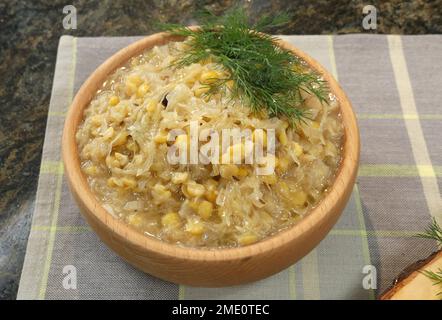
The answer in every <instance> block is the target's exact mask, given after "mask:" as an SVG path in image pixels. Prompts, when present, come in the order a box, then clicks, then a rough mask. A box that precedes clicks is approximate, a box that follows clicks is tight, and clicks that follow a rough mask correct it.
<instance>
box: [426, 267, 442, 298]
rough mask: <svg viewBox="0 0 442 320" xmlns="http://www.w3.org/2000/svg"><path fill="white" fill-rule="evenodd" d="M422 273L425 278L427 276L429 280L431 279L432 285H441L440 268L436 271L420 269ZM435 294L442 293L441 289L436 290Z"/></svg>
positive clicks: (441, 274)
mask: <svg viewBox="0 0 442 320" xmlns="http://www.w3.org/2000/svg"><path fill="white" fill-rule="evenodd" d="M421 273H422V274H423V275H425V276H426V277H427V278H429V279H430V280H431V281H433V285H434V286H438V285H442V269H441V268H439V269H438V270H437V271H436V272H433V271H429V270H423V271H421ZM437 295H438V296H439V295H442V291H441V292H438V293H437Z"/></svg>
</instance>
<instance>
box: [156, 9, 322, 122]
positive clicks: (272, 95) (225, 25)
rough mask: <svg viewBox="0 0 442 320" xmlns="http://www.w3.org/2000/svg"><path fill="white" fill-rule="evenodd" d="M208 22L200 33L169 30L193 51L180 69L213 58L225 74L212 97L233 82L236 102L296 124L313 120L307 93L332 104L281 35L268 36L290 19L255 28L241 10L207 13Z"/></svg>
mask: <svg viewBox="0 0 442 320" xmlns="http://www.w3.org/2000/svg"><path fill="white" fill-rule="evenodd" d="M202 20H203V21H202V23H201V25H200V28H199V29H198V30H192V29H191V28H189V27H186V26H182V25H176V24H166V25H163V27H165V29H166V30H167V31H168V32H170V33H171V34H173V35H177V36H182V37H186V38H187V42H186V43H187V45H188V48H187V49H186V50H185V51H183V52H182V55H181V56H180V57H179V58H178V59H177V61H176V62H175V63H174V66H176V67H184V66H187V65H190V64H192V63H198V62H201V61H207V60H209V59H211V60H212V61H213V62H215V63H217V64H219V65H220V66H221V68H222V69H223V71H225V72H224V74H226V76H225V77H224V78H222V79H214V81H211V83H210V84H208V85H207V86H208V87H209V90H208V93H207V94H209V95H210V94H213V93H215V92H218V91H219V90H220V89H221V88H225V85H226V83H227V82H228V81H230V80H233V81H231V82H230V83H233V84H232V85H231V87H230V88H229V89H230V91H231V95H232V97H233V98H235V97H238V98H240V100H241V101H242V102H243V103H245V104H247V105H249V106H250V107H251V109H252V110H253V111H255V112H258V113H259V112H261V111H263V110H266V111H267V112H268V114H269V116H278V117H282V116H284V117H286V118H287V119H288V120H290V122H293V121H294V120H300V121H305V119H306V118H308V110H307V109H306V108H305V107H304V106H303V99H302V96H301V92H302V91H305V92H308V93H310V94H313V95H315V96H316V97H317V98H318V99H319V100H320V101H321V102H325V103H327V99H326V84H325V82H324V81H323V80H321V79H320V78H319V77H318V76H317V75H315V74H313V73H312V72H307V71H306V67H305V66H304V65H303V62H302V61H301V60H300V59H299V58H298V57H296V56H295V55H293V54H292V53H291V52H290V51H289V50H285V49H283V48H281V47H279V46H278V45H277V44H276V41H277V38H276V37H274V36H271V35H268V34H265V33H262V32H263V31H264V30H266V29H268V28H271V27H275V26H280V25H282V24H284V23H286V22H287V21H288V16H287V15H284V14H280V15H277V16H275V17H270V16H264V17H261V18H260V19H258V21H257V22H256V23H254V24H250V23H249V19H248V18H247V15H246V13H245V11H244V10H243V9H241V8H235V9H233V10H230V11H228V12H227V13H226V14H225V15H223V16H221V17H217V16H215V15H213V14H211V13H210V12H206V14H205V15H203V19H202Z"/></svg>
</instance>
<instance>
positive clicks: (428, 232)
mask: <svg viewBox="0 0 442 320" xmlns="http://www.w3.org/2000/svg"><path fill="white" fill-rule="evenodd" d="M417 237H419V238H425V239H433V240H436V241H437V243H438V245H442V228H441V226H439V224H438V223H437V221H436V219H434V218H433V221H432V223H431V224H430V226H429V227H428V228H427V229H425V232H424V233H419V234H418V235H417Z"/></svg>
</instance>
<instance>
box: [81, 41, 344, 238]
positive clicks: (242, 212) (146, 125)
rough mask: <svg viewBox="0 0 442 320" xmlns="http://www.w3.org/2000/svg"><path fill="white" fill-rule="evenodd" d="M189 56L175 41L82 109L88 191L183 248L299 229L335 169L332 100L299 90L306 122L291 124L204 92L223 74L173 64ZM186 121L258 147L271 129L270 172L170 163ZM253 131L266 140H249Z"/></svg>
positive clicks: (134, 63)
mask: <svg viewBox="0 0 442 320" xmlns="http://www.w3.org/2000/svg"><path fill="white" fill-rule="evenodd" d="M185 49H186V47H185V43H183V42H172V43H169V44H167V45H163V46H156V47H154V48H153V49H151V50H148V51H146V52H144V53H143V54H141V55H139V56H137V57H134V58H132V59H131V60H130V62H128V64H127V65H125V66H124V67H122V68H120V69H118V70H117V71H116V72H115V73H114V74H112V75H111V76H109V78H108V80H107V81H106V82H105V83H104V84H103V87H102V89H101V90H99V91H98V92H97V94H96V95H95V97H94V98H93V99H92V101H91V103H90V105H89V106H88V107H87V108H86V109H85V112H84V120H83V122H82V124H81V125H80V126H79V128H78V132H77V143H78V147H79V152H80V159H81V168H82V170H83V172H84V174H85V175H86V176H87V180H88V183H89V185H90V188H91V189H92V190H93V192H94V194H95V195H96V197H97V198H98V199H99V201H100V202H101V203H102V204H103V207H104V208H105V209H106V210H107V211H108V212H109V214H111V215H113V216H115V217H117V218H119V219H121V220H124V221H125V222H126V223H128V224H129V225H131V226H133V227H134V228H136V229H137V230H139V231H140V232H142V233H144V234H145V235H146V236H152V237H156V238H158V239H161V240H163V241H166V242H169V243H174V244H179V245H184V246H193V247H232V246H241V245H248V244H251V243H254V242H256V241H259V240H260V239H263V238H265V237H267V236H269V235H271V234H274V233H275V232H278V231H279V230H282V229H284V228H287V227H288V226H291V225H292V224H294V223H296V221H298V220H299V219H301V218H302V217H303V216H305V215H306V214H308V212H309V211H310V210H311V209H312V208H313V207H314V206H315V205H316V204H317V203H318V201H320V199H321V198H322V197H323V196H324V194H325V193H326V192H327V188H328V187H329V186H330V185H331V183H332V182H333V178H334V175H335V173H336V170H337V168H338V166H339V163H340V157H341V144H342V137H343V127H342V122H341V119H340V111H339V103H338V101H337V100H336V98H335V97H334V96H333V95H332V94H331V93H330V94H329V96H328V99H329V101H328V103H321V102H320V101H319V100H318V99H317V98H316V97H314V96H310V95H309V94H307V93H303V98H304V104H305V107H306V108H308V109H309V110H310V119H311V120H308V121H306V122H305V123H298V124H297V125H295V126H291V125H289V123H288V122H287V121H286V120H285V119H279V118H276V117H272V118H270V117H269V116H268V115H266V114H264V113H260V114H256V113H253V112H252V110H251V109H250V108H249V107H248V106H246V105H243V104H242V103H241V101H239V100H238V99H236V98H232V96H230V94H229V89H228V87H229V83H227V85H226V90H223V91H222V92H218V93H215V94H211V95H207V94H206V93H207V90H208V89H207V85H205V84H207V82H209V81H211V79H213V78H216V77H220V76H222V70H221V69H220V67H219V66H218V65H217V64H216V63H213V62H211V61H205V62H202V63H198V64H192V65H190V66H187V67H183V68H180V69H175V68H173V67H171V64H172V63H173V61H174V60H175V59H176V58H177V55H178V54H180V52H181V51H182V50H185ZM305 67H306V68H307V69H308V67H307V65H305ZM309 72H311V70H310V71H309ZM230 85H231V84H230ZM192 121H193V122H195V121H196V122H197V123H198V126H199V129H211V130H212V131H214V132H219V133H220V135H221V131H222V130H223V129H226V128H238V129H241V130H243V129H249V130H250V131H251V132H252V143H253V144H258V143H260V144H261V145H262V146H263V148H264V149H265V148H266V147H267V146H266V139H265V138H266V135H265V133H266V132H270V130H274V132H275V135H276V145H275V150H274V159H273V160H274V163H275V170H274V172H273V173H271V174H267V175H258V174H256V169H257V167H258V166H260V164H257V163H251V164H245V163H241V164H231V163H212V162H210V163H208V164H202V163H197V164H182V163H179V164H172V163H170V161H168V157H167V154H168V150H169V148H170V147H171V146H172V145H175V144H179V143H187V142H188V139H187V138H186V136H185V135H179V136H177V137H176V138H174V140H172V141H171V140H170V133H171V131H172V130H175V129H181V130H183V132H185V133H188V132H189V128H190V124H191V122H192ZM258 129H263V134H262V135H256V136H255V135H254V133H255V131H256V132H257V131H258ZM272 132H273V131H272ZM186 147H188V144H186ZM229 150H230V149H229ZM226 151H228V150H227V149H224V150H221V153H223V152H226Z"/></svg>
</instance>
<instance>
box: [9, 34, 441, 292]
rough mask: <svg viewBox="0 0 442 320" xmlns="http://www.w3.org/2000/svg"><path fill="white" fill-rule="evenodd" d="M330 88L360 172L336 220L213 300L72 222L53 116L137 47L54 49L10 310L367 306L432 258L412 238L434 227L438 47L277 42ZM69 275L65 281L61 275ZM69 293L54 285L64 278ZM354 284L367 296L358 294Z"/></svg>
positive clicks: (402, 40) (369, 41) (432, 42)
mask: <svg viewBox="0 0 442 320" xmlns="http://www.w3.org/2000/svg"><path fill="white" fill-rule="evenodd" d="M282 38H284V39H285V40H287V41H289V42H291V43H293V44H294V45H295V46H297V47H299V48H301V49H302V50H304V51H305V52H307V53H309V54H310V55H312V56H313V57H314V58H316V59H317V60H318V61H319V62H320V63H321V64H322V65H323V66H325V67H326V68H327V69H328V70H330V71H331V72H332V73H333V75H334V76H335V78H337V79H338V81H339V82H340V84H341V85H342V87H343V88H344V90H345V91H346V92H347V94H348V96H349V98H350V100H351V101H352V103H353V106H354V108H355V111H356V113H357V116H358V122H359V126H360V132H361V143H362V149H361V166H360V171H359V176H358V179H357V184H356V186H355V188H354V191H353V194H352V197H351V200H350V201H349V203H348V205H347V207H346V209H345V211H344V213H343V215H342V217H341V219H340V220H339V222H338V223H337V224H336V226H335V227H334V228H333V230H332V231H331V232H330V233H329V235H328V236H327V237H326V238H325V239H324V240H323V241H322V242H321V243H320V245H319V246H318V247H317V248H316V249H315V250H313V251H312V252H311V253H310V254H308V255H307V256H306V257H305V258H303V259H302V260H301V261H299V262H298V263H296V264H295V265H293V266H291V267H289V268H288V269H286V270H284V271H282V272H280V273H278V274H276V275H274V276H272V277H269V278H267V279H264V280H261V281H258V282H255V283H250V284H247V285H242V286H235V287H227V288H221V289H219V288H218V289H208V288H195V287H187V286H180V285H176V284H172V283H168V282H165V281H162V280H159V279H156V278H155V277H152V276H150V275H148V274H144V273H142V272H140V271H138V270H136V269H135V268H133V267H132V266H130V265H128V264H127V263H126V262H124V261H123V260H122V259H121V258H120V257H118V256H117V255H116V254H115V253H114V252H112V251H111V250H110V249H108V248H107V247H106V246H105V245H104V244H103V243H101V242H100V240H99V239H98V237H97V236H96V235H95V233H94V232H92V231H91V229H90V228H89V226H88V225H87V224H86V223H85V221H84V220H83V219H82V217H81V216H80V213H79V211H78V208H77V206H76V204H75V202H74V201H73V199H72V197H71V195H70V193H69V190H68V187H67V184H66V180H65V177H64V174H63V165H62V163H61V158H60V147H61V146H60V140H61V134H62V129H63V122H64V116H65V113H66V111H67V108H68V106H69V104H70V102H71V100H72V97H73V95H74V93H75V92H76V91H77V90H78V89H79V87H80V86H81V84H82V83H83V82H84V80H86V78H87V77H88V75H89V74H90V73H91V72H92V71H93V70H94V69H95V68H96V67H97V66H98V65H99V64H101V63H102V62H103V61H104V60H105V59H106V58H108V57H109V56H110V55H112V54H113V53H114V52H116V51H117V50H118V49H120V48H122V47H124V46H126V45H128V44H130V43H132V42H133V41H136V40H137V39H139V38H137V37H119V38H74V37H71V36H63V37H62V38H61V39H60V44H59V48H58V56H57V63H56V70H55V76H54V83H53V90H52V98H51V103H50V108H49V116H48V122H47V128H46V137H45V142H44V149H43V158H42V163H41V170H40V179H39V185H38V191H37V199H36V204H35V212H34V215H33V221H32V228H31V233H30V236H29V241H28V247H27V252H26V257H25V262H24V267H23V271H22V276H21V281H20V287H19V292H18V298H19V299H373V298H375V297H376V296H377V295H378V294H379V293H380V292H382V291H383V290H385V289H386V288H387V287H388V286H389V285H390V284H391V282H392V281H393V279H394V277H395V276H396V275H397V274H398V273H399V272H400V271H401V270H402V269H403V268H405V267H406V266H407V265H408V264H410V263H412V262H414V261H416V260H419V259H422V258H424V257H426V256H427V255H428V254H430V252H432V251H433V250H435V249H436V244H435V243H434V242H432V241H428V240H423V239H418V238H415V237H414V235H415V234H416V233H418V232H421V231H423V229H424V228H425V227H426V226H427V225H428V224H429V223H430V221H431V218H432V217H436V218H437V219H438V220H439V221H441V220H442V200H441V193H440V190H441V188H442V145H441V134H440V129H441V128H442V105H441V101H442V90H441V89H440V82H441V81H442V60H441V59H440V57H442V36H441V35H427V36H397V35H387V36H384V35H339V36H283V37H282ZM73 271H75V273H74V274H73V273H72V272H73ZM68 273H69V274H70V275H71V276H73V275H75V279H71V281H74V280H75V284H74V285H73V284H72V283H71V284H70V285H68V286H67V285H66V283H65V280H66V275H67V274H68ZM366 276H371V277H374V279H377V281H376V283H373V282H371V285H372V286H373V285H375V287H376V289H370V287H368V288H367V286H366V285H365V286H364V280H366V279H365V277H366Z"/></svg>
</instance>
